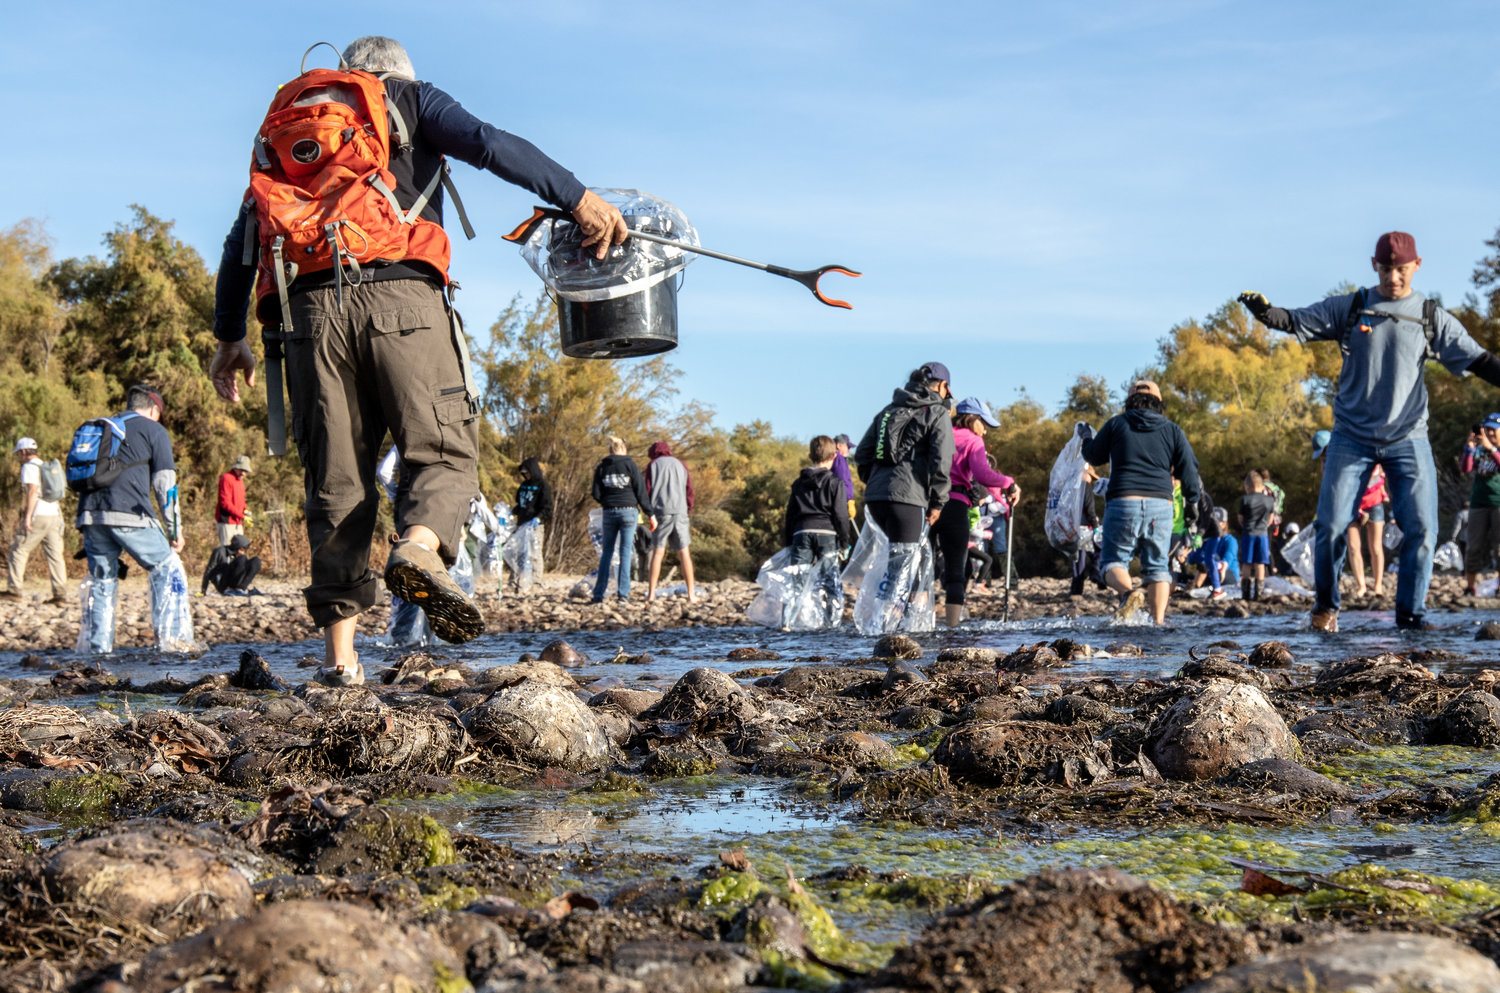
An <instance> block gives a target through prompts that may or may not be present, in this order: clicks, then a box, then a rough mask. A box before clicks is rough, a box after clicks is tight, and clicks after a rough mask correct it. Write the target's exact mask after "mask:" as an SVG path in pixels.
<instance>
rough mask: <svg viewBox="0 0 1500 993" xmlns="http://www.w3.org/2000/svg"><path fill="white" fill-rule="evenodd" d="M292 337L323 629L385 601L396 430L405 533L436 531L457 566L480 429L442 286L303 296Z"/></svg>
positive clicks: (289, 372)
mask: <svg viewBox="0 0 1500 993" xmlns="http://www.w3.org/2000/svg"><path fill="white" fill-rule="evenodd" d="M291 311H292V327H291V328H290V329H283V336H284V338H285V343H284V350H285V354H286V381H287V392H288V394H289V396H290V398H291V407H292V433H293V436H294V437H295V438H296V442H297V451H298V453H299V455H300V456H301V458H302V465H303V470H304V473H305V478H306V486H307V502H306V505H305V506H306V513H307V537H308V543H309V544H310V546H311V548H312V583H311V585H309V586H308V587H307V588H306V589H305V590H303V593H304V595H305V596H306V598H307V609H308V613H310V614H311V615H312V619H313V623H315V624H317V625H318V627H320V628H321V627H326V626H328V625H329V624H331V623H332V622H334V621H336V620H338V619H340V618H343V617H352V616H354V615H355V614H358V613H360V612H362V611H364V610H368V609H369V608H370V607H373V606H374V605H375V601H376V598H377V595H378V593H379V586H378V583H377V580H376V575H375V573H374V572H373V571H371V569H370V541H371V539H372V538H373V537H374V531H375V524H376V520H377V513H378V511H379V508H380V494H381V489H380V486H379V485H378V483H377V482H376V478H375V467H376V464H377V463H378V462H379V461H380V457H381V455H382V454H383V453H382V452H381V450H380V446H381V442H382V441H383V440H384V439H385V434H386V431H387V430H389V431H390V433H391V437H392V439H393V441H394V443H395V445H396V449H397V450H398V451H399V452H400V453H401V459H402V464H403V469H402V473H401V482H400V486H399V488H398V490H397V494H396V529H397V532H398V533H401V532H404V531H405V530H406V528H408V527H411V526H413V525H418V524H420V525H423V526H425V527H428V528H431V529H432V530H433V531H434V532H435V533H436V534H437V535H438V538H439V539H440V541H441V542H442V547H441V548H440V549H439V553H440V554H441V555H442V557H443V560H444V561H445V562H449V563H451V562H452V561H453V560H454V558H455V556H456V555H457V553H458V543H459V541H460V540H461V536H462V535H461V532H462V530H463V526H464V521H465V519H466V518H467V517H468V515H469V498H470V497H472V496H473V495H474V494H475V493H477V492H478V491H479V478H478V470H477V465H476V453H477V451H478V447H479V425H478V420H477V416H476V414H475V413H474V412H473V411H472V410H471V409H470V407H469V398H468V394H467V391H466V390H465V388H464V369H463V367H462V365H461V363H460V359H459V353H458V349H457V346H456V345H455V343H454V338H453V331H452V328H451V325H450V324H449V317H448V308H447V304H446V302H445V300H444V298H443V294H442V291H441V290H440V289H439V288H438V286H437V284H436V282H435V281H434V282H429V281H427V280H423V279H391V280H380V281H374V282H366V283H364V284H362V285H360V286H354V287H351V286H348V285H347V284H346V285H345V286H344V288H343V307H342V309H341V308H340V306H339V302H338V298H337V296H336V294H335V292H334V288H333V287H332V286H327V287H316V288H313V289H309V290H304V291H302V292H300V293H295V294H294V295H293V296H292V298H291Z"/></svg>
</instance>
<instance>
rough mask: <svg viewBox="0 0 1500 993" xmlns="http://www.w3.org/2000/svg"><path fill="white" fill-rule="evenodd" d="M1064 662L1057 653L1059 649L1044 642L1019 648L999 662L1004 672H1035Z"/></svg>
mask: <svg viewBox="0 0 1500 993" xmlns="http://www.w3.org/2000/svg"><path fill="white" fill-rule="evenodd" d="M1062 664H1063V660H1062V657H1061V656H1060V655H1058V654H1057V650H1056V649H1055V648H1053V647H1052V646H1051V645H1048V644H1046V643H1044V642H1037V643H1036V644H1035V645H1025V646H1023V647H1021V648H1018V649H1016V650H1015V651H1013V652H1011V653H1010V654H1009V655H1007V656H1005V658H1003V659H1001V660H1000V663H999V665H1000V669H1001V671H1003V672H1035V671H1037V670H1038V669H1050V668H1052V667H1053V666H1057V665H1062Z"/></svg>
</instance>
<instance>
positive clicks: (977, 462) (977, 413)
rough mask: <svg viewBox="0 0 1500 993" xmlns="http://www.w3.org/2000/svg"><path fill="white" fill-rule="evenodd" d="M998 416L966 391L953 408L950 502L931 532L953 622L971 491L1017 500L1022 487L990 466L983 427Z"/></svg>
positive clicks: (959, 616) (962, 580)
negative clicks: (993, 491) (991, 492)
mask: <svg viewBox="0 0 1500 993" xmlns="http://www.w3.org/2000/svg"><path fill="white" fill-rule="evenodd" d="M999 426H1000V422H999V421H997V420H995V416H994V415H993V414H991V413H990V408H989V407H987V406H986V405H985V403H984V401H983V400H980V399H978V398H977V397H969V398H967V399H965V400H961V401H959V404H958V407H957V408H955V409H954V412H953V470H952V472H951V473H950V479H951V481H952V486H951V488H950V489H949V491H948V502H947V503H946V504H944V505H943V512H942V514H941V515H940V516H939V517H938V522H937V527H936V528H935V529H934V530H933V537H934V540H935V542H936V543H937V547H938V551H939V552H940V553H941V554H942V559H943V597H944V610H943V613H944V619H945V620H946V621H947V622H948V626H949V627H957V626H958V624H959V622H960V621H962V620H963V616H964V597H965V594H966V593H967V592H968V569H967V566H968V562H969V508H970V507H972V506H974V501H975V498H974V496H973V494H974V493H975V492H980V493H982V492H984V489H985V488H986V487H990V486H996V487H999V488H1000V490H1001V492H1003V493H1004V494H1005V497H1006V499H1007V500H1008V501H1010V505H1011V506H1015V504H1016V501H1017V500H1018V499H1020V496H1021V488H1020V487H1019V486H1017V485H1016V481H1015V480H1014V479H1012V478H1011V477H1009V476H1007V475H1005V474H1004V473H1000V472H996V471H995V470H994V469H991V468H990V461H989V456H988V455H987V454H986V453H985V450H984V430H985V428H986V427H992V428H997V427H999Z"/></svg>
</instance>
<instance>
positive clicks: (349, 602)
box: [302, 569, 380, 629]
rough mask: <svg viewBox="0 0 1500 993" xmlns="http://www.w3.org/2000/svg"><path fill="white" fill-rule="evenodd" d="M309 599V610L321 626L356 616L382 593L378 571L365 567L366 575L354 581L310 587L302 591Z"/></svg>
mask: <svg viewBox="0 0 1500 993" xmlns="http://www.w3.org/2000/svg"><path fill="white" fill-rule="evenodd" d="M302 595H303V596H304V597H305V598H306V599H307V612H308V613H309V614H311V615H312V619H313V623H314V624H316V625H317V626H318V628H319V629H322V628H326V627H327V626H328V625H330V624H332V623H333V622H334V621H340V620H343V619H344V618H346V617H356V616H358V615H360V614H362V613H364V612H365V611H367V610H369V609H370V608H371V607H373V606H375V602H376V600H377V599H378V597H379V595H380V583H379V582H378V581H377V579H376V576H375V573H373V572H371V571H369V570H368V569H367V570H365V574H364V577H363V578H361V579H360V580H358V581H357V582H353V583H324V584H322V585H319V586H308V587H306V588H304V589H303V590H302Z"/></svg>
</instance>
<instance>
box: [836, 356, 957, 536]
mask: <svg viewBox="0 0 1500 993" xmlns="http://www.w3.org/2000/svg"><path fill="white" fill-rule="evenodd" d="M891 407H911V408H914V409H915V411H916V421H915V423H913V424H912V426H911V427H912V429H915V430H917V431H919V436H918V440H917V443H916V445H915V446H914V447H913V448H912V450H911V453H910V454H909V455H908V456H907V457H906V458H905V459H904V460H903V461H902V462H901V463H900V464H899V465H893V466H892V465H879V464H877V463H876V461H875V443H876V440H877V439H876V436H875V435H876V429H877V426H878V425H879V423H880V414H876V415H875V417H874V419H873V420H872V421H871V422H870V426H869V427H868V428H866V429H865V436H864V437H863V438H861V439H860V440H859V447H858V448H856V449H855V450H854V459H853V461H854V465H855V468H857V469H858V470H859V478H860V479H862V480H864V483H865V502H866V503H868V502H870V501H872V500H888V501H890V502H892V503H909V504H915V505H916V506H918V507H926V508H927V509H928V510H941V509H942V507H943V504H945V503H947V502H948V488H949V474H950V473H951V472H952V471H953V425H952V423H951V422H950V421H949V419H948V401H947V400H944V399H943V398H942V397H940V396H938V394H937V393H936V392H934V391H933V390H930V389H928V388H927V387H926V386H918V385H916V384H913V383H907V384H906V386H904V387H902V388H900V389H898V390H896V391H895V392H894V393H892V394H891V402H890V404H888V405H887V406H886V407H882V408H881V411H880V413H881V414H883V413H885V411H887V410H889V409H890V408H891Z"/></svg>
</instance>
